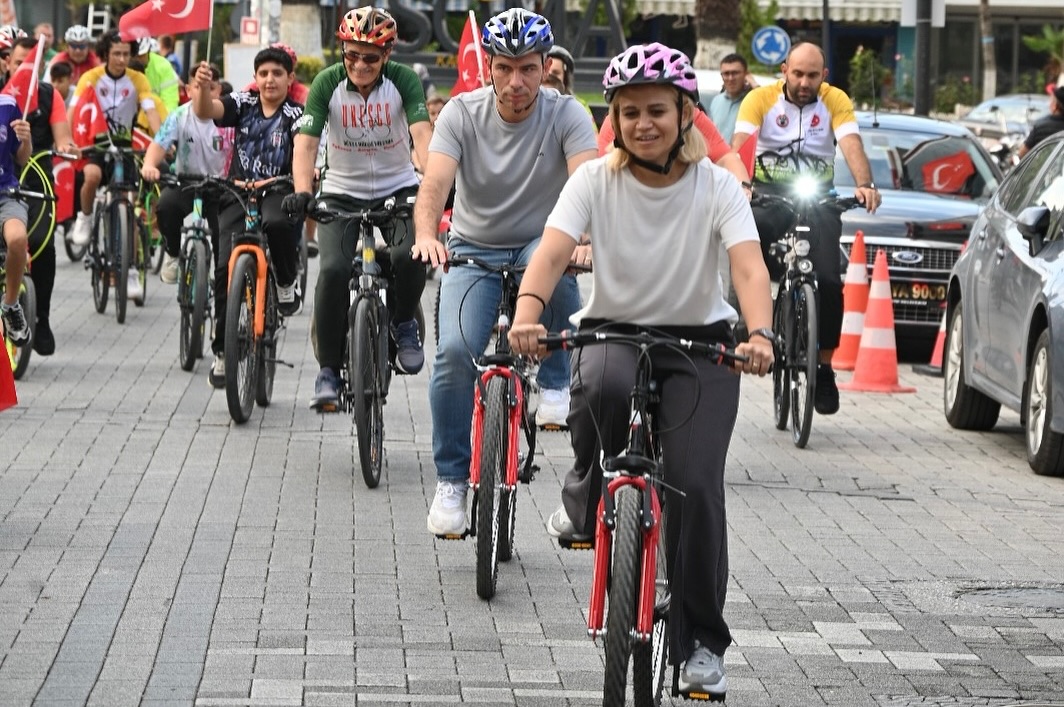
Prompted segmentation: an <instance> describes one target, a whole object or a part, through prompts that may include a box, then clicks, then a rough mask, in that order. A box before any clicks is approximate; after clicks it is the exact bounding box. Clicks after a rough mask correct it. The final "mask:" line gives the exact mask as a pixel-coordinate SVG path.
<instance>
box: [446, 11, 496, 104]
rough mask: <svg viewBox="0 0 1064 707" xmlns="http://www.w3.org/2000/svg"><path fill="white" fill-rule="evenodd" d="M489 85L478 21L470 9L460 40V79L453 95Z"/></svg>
mask: <svg viewBox="0 0 1064 707" xmlns="http://www.w3.org/2000/svg"><path fill="white" fill-rule="evenodd" d="M487 85H488V72H487V66H486V65H485V62H484V56H483V54H482V52H481V50H480V37H479V36H478V32H477V21H476V18H475V17H474V16H473V12H472V11H470V13H469V17H468V18H466V24H465V29H464V30H462V39H461V40H460V41H459V42H458V80H457V81H455V82H454V88H452V89H451V95H452V96H456V95H458V94H459V93H465V92H466V91H472V90H474V89H477V88H480V87H481V86H487Z"/></svg>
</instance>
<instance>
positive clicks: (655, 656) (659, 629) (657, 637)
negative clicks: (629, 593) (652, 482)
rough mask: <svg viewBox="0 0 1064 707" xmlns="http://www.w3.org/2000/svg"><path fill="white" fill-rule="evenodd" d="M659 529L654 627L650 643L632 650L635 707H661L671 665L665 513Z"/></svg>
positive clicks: (638, 645)
mask: <svg viewBox="0 0 1064 707" xmlns="http://www.w3.org/2000/svg"><path fill="white" fill-rule="evenodd" d="M659 524H660V527H659V528H658V551H657V562H656V563H655V564H656V566H657V570H656V572H655V577H654V624H653V626H652V628H651V633H650V641H649V642H646V643H642V642H640V643H636V644H635V645H634V647H633V649H632V692H633V693H634V696H635V704H636V707H658V706H659V705H660V704H661V698H662V695H664V694H665V672H666V670H667V669H668V665H669V631H668V628H669V625H668V619H669V601H670V599H671V596H672V595H671V594H670V591H669V574H668V564H667V560H668V554H667V550H666V549H665V546H666V539H665V514H664V513H662V514H661V518H660V519H659Z"/></svg>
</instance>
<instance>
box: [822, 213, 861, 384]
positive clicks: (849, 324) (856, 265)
mask: <svg viewBox="0 0 1064 707" xmlns="http://www.w3.org/2000/svg"><path fill="white" fill-rule="evenodd" d="M842 302H843V311H842V333H841V335H840V336H839V346H838V348H836V349H835V353H834V354H832V356H831V367H832V368H834V369H836V370H838V371H852V370H853V367H854V365H855V364H856V363H857V352H858V350H860V348H861V331H862V330H863V329H864V318H865V309H866V308H867V307H868V260H867V258H866V256H865V245H864V231H858V232H857V236H856V237H855V238H854V240H853V248H852V249H850V264H849V265H848V266H846V278H845V279H844V280H843V281H842Z"/></svg>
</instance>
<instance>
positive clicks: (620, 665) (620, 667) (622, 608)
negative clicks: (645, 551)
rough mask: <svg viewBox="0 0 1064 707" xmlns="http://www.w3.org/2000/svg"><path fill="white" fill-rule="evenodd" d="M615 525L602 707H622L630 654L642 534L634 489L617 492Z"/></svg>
mask: <svg viewBox="0 0 1064 707" xmlns="http://www.w3.org/2000/svg"><path fill="white" fill-rule="evenodd" d="M615 499H616V508H617V511H616V513H617V516H616V526H615V528H614V531H613V558H612V564H611V567H610V580H609V585H608V586H609V589H608V590H607V592H608V597H609V608H608V612H609V613H608V614H607V615H606V672H605V678H604V680H603V683H602V706H603V707H623V705H624V704H625V688H626V686H627V683H628V663H629V658H630V657H631V655H632V627H633V626H634V625H635V610H636V602H637V601H638V593H637V592H638V588H639V574H640V564H641V563H640V557H641V555H642V542H643V541H642V534H641V532H640V522H639V518H640V512H641V508H642V498H641V496H640V491H639V489H637V488H635V487H634V486H622V487H621V488H619V489H617V493H616V494H615Z"/></svg>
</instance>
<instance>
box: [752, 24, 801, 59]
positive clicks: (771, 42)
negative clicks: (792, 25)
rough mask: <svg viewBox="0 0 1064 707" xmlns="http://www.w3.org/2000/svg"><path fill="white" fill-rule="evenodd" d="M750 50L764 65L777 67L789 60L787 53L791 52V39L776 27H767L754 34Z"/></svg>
mask: <svg viewBox="0 0 1064 707" xmlns="http://www.w3.org/2000/svg"><path fill="white" fill-rule="evenodd" d="M750 48H751V49H753V50H754V58H755V59H757V60H758V61H760V62H761V63H762V64H767V65H769V66H775V65H776V64H779V63H782V62H783V60H784V59H786V58H787V52H789V51H790V50H791V38H790V36H788V34H787V33H786V32H784V31H783V30H782V29H780V28H779V27H777V26H776V25H767V26H765V27H762V28H761V29H759V30H758V31H757V32H754V39H753V41H752V42H750Z"/></svg>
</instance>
